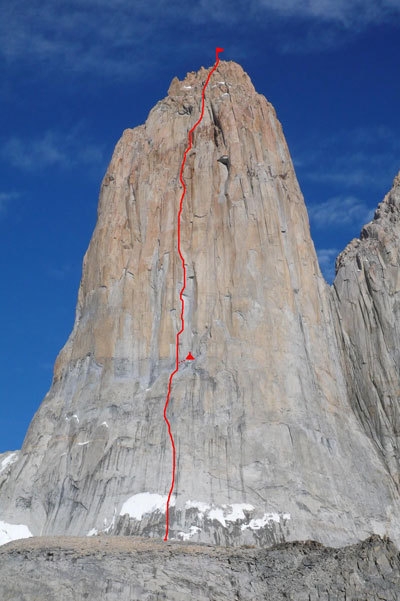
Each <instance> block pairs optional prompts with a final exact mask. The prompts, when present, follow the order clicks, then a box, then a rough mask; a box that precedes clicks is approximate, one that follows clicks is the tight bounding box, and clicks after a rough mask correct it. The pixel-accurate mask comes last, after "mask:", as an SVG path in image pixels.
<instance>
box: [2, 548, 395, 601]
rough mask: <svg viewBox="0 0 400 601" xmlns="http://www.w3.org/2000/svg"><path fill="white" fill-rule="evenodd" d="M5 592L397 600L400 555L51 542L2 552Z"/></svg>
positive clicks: (114, 600)
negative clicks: (105, 559) (105, 558)
mask: <svg viewBox="0 0 400 601" xmlns="http://www.w3.org/2000/svg"><path fill="white" fill-rule="evenodd" d="M104 557H107V561H104ZM0 592H1V599H2V601H15V600H16V599H18V600H21V601H34V600H37V599H40V601H53V599H62V600H63V601H75V600H76V599H82V600H87V601H159V600H160V599H168V601H186V599H191V600H193V601H228V600H231V599H236V601H254V600H255V599H263V600H265V601H287V600H292V601H327V600H331V599H335V600H338V601H346V599H360V600H361V599H368V601H378V600H379V601H398V600H399V599H400V556H399V553H398V551H397V549H396V548H395V547H394V545H393V544H392V543H390V542H389V541H387V540H385V541H383V540H381V539H379V537H373V538H371V539H369V540H366V541H365V542H364V543H359V544H357V545H354V546H352V547H347V548H344V549H327V548H325V547H323V546H321V545H319V544H318V543H312V542H308V543H301V542H297V543H286V544H281V545H278V546H277V547H275V548H273V549H268V550H264V549H243V548H241V549H221V548H216V547H210V546H206V545H204V546H203V545H202V546H200V545H194V544H182V543H170V542H169V543H163V542H155V541H150V540H148V539H147V540H144V539H142V540H137V539H131V538H123V537H96V538H95V539H87V538H86V539H82V538H73V537H71V538H64V537H57V538H55V539H51V538H46V537H45V538H38V539H30V540H28V541H16V542H13V543H10V544H8V545H6V546H5V547H3V548H1V549H0Z"/></svg>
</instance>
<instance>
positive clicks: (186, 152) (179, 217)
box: [164, 48, 224, 540]
mask: <svg viewBox="0 0 400 601" xmlns="http://www.w3.org/2000/svg"><path fill="white" fill-rule="evenodd" d="M223 51H224V49H223V48H216V49H215V64H214V66H213V68H212V69H211V71H210V72H209V74H208V77H207V79H206V82H205V84H204V86H203V90H202V92H201V113H200V117H199V118H198V120H197V121H196V123H195V124H194V125H193V127H192V129H191V130H190V131H189V133H188V145H187V147H186V150H185V153H184V155H183V159H182V165H181V170H180V173H179V180H180V182H181V184H182V187H183V190H182V195H181V199H180V201H179V211H178V253H179V256H180V259H181V261H182V269H183V286H182V289H181V291H180V293H179V298H180V300H181V329H180V330H179V332H178V333H177V335H176V348H175V369H174V371H173V372H171V374H170V376H169V380H168V392H167V398H166V401H165V405H164V420H165V422H166V424H167V428H168V434H169V437H170V439H171V446H172V478H171V487H170V489H169V493H168V499H167V504H166V511H165V536H164V540H168V532H169V505H170V501H171V496H172V493H173V491H174V487H175V473H176V448H175V441H174V437H173V435H172V430H171V424H170V422H169V419H168V417H167V409H168V405H169V401H170V398H171V387H172V380H173V378H174V375H175V374H176V373H177V372H178V369H179V363H180V361H179V338H180V336H181V334H182V333H183V331H184V329H185V318H184V312H185V301H184V298H183V293H184V291H185V288H186V266H185V259H184V258H183V254H182V250H181V215H182V209H183V199H184V198H185V194H186V184H185V181H184V179H183V170H184V168H185V163H186V157H187V154H188V152H189V151H190V150H191V148H192V141H193V132H194V131H195V129H196V127H197V126H198V125H199V123H201V121H202V119H203V117H204V103H205V92H206V88H207V86H208V82H209V81H210V77H211V75H212V74H213V73H214V71H215V70H216V68H217V67H218V65H219V60H220V59H219V56H218V54H219V53H220V52H223Z"/></svg>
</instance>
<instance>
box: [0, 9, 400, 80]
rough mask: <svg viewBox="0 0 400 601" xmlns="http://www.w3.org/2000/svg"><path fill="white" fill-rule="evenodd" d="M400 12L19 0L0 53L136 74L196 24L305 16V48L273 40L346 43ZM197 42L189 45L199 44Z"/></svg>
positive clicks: (309, 45) (64, 67)
mask: <svg viewBox="0 0 400 601" xmlns="http://www.w3.org/2000/svg"><path fill="white" fill-rule="evenodd" d="M399 14H400V0H375V1H374V2H371V0H306V1H299V0H236V1H235V2H233V3H230V5H229V7H227V6H226V4H224V3H218V2H217V3H216V2H214V0H199V1H198V2H195V3H192V4H191V5H189V4H188V3H187V2H186V1H183V0H152V1H151V2H149V1H148V0H135V2H132V0H114V1H113V2H110V1H109V0H75V1H74V2H61V1H60V2H55V1H54V0H42V1H41V2H38V0H14V1H13V2H9V3H3V6H2V18H1V22H0V56H2V57H3V59H4V60H5V63H6V64H7V63H8V64H9V65H11V66H12V65H13V64H15V62H18V61H23V62H24V63H30V64H32V63H34V64H36V65H37V66H38V73H41V72H46V70H48V69H52V71H53V72H55V70H57V72H58V73H62V72H65V71H68V72H74V73H77V74H82V73H91V74H92V75H93V74H95V75H100V76H101V77H102V78H108V79H109V78H122V77H129V78H132V77H134V76H135V75H137V74H138V73H140V74H143V72H144V71H145V70H148V69H149V68H151V66H152V65H157V64H159V63H160V60H161V58H163V57H165V52H166V51H168V53H170V54H174V53H175V52H177V51H178V46H179V52H182V50H183V48H182V45H181V44H177V38H176V32H177V31H179V30H182V31H188V30H190V29H191V28H192V27H193V26H201V25H208V26H213V25H216V26H217V27H219V28H220V30H221V28H222V29H223V30H224V31H228V30H229V28H232V27H237V25H238V24H239V23H247V24H248V25H251V24H252V25H253V26H255V27H257V28H262V27H264V26H265V27H268V28H272V30H273V29H274V27H275V26H276V25H279V24H280V23H281V22H282V20H283V21H285V22H287V23H289V24H290V23H291V22H294V23H296V22H297V21H298V20H299V19H301V20H302V22H303V24H305V25H311V28H308V29H307V28H305V29H303V28H302V45H301V47H300V46H298V47H296V41H295V40H294V41H293V40H291V39H289V38H286V39H285V36H284V35H283V33H284V31H283V32H282V29H280V36H278V37H277V39H276V42H277V44H278V48H279V47H280V48H281V50H283V51H288V50H289V51H290V50H291V44H292V50H294V51H300V50H302V51H304V49H308V50H312V49H314V50H315V49H317V48H318V49H320V47H321V44H325V45H326V46H329V45H333V44H336V43H341V40H342V38H343V36H344V33H345V32H348V31H350V30H351V31H353V32H354V33H357V32H359V31H362V30H364V29H365V28H367V27H369V26H371V25H374V24H376V23H382V22H385V21H390V20H392V21H393V18H395V17H397V16H398V15H399ZM313 24H314V25H318V27H312V25H313ZM320 25H321V26H320ZM335 28H336V29H335ZM201 31H202V30H201V28H200V34H201ZM339 33H340V35H339ZM295 37H296V36H295ZM298 37H299V36H297V38H296V39H298ZM196 39H197V38H196ZM196 39H193V40H191V41H190V44H192V45H196V44H197V43H199V40H197V41H196ZM187 45H188V44H187Z"/></svg>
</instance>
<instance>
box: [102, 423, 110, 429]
mask: <svg viewBox="0 0 400 601" xmlns="http://www.w3.org/2000/svg"><path fill="white" fill-rule="evenodd" d="M100 426H105V427H106V428H109V425H108V424H107V422H101V424H100Z"/></svg>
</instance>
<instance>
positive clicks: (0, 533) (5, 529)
mask: <svg viewBox="0 0 400 601" xmlns="http://www.w3.org/2000/svg"><path fill="white" fill-rule="evenodd" d="M31 536H33V534H32V532H31V531H30V530H29V528H28V526H25V525H24V524H7V522H2V521H1V520H0V545H5V544H6V543H9V542H10V541H12V540H18V539H20V538H30V537H31Z"/></svg>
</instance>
